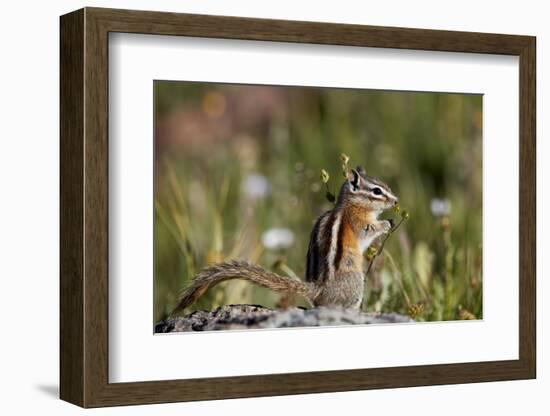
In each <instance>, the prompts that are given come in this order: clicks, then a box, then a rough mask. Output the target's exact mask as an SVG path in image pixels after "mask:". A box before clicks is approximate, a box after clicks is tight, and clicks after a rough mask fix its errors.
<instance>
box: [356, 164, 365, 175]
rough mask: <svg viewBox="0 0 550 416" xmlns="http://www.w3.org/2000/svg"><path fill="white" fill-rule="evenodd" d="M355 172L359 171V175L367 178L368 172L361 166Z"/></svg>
mask: <svg viewBox="0 0 550 416" xmlns="http://www.w3.org/2000/svg"><path fill="white" fill-rule="evenodd" d="M355 170H356V171H357V173H359V175H361V176H363V177H365V176H367V172H366V171H365V168H364V167H363V166H361V165H359V166H357V167H356V168H355Z"/></svg>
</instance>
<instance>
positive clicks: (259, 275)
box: [172, 260, 317, 314]
mask: <svg viewBox="0 0 550 416" xmlns="http://www.w3.org/2000/svg"><path fill="white" fill-rule="evenodd" d="M231 279H244V280H248V281H250V282H253V283H256V284H257V285H259V286H263V287H266V288H268V289H271V290H274V291H277V292H291V293H295V294H298V295H301V296H304V297H305V298H307V299H309V300H310V301H313V299H314V298H315V297H316V294H317V289H316V288H315V286H313V284H311V283H308V282H303V281H300V280H294V279H290V278H287V277H283V276H280V275H278V274H277V273H273V272H270V271H268V270H265V269H264V268H262V267H260V266H258V265H256V264H251V263H248V262H246V261H238V260H231V261H228V262H223V263H217V264H214V265H213V266H210V267H208V268H206V269H204V270H202V271H201V272H200V273H199V274H198V275H197V276H196V277H195V279H193V281H192V282H191V285H190V286H189V287H188V288H187V289H185V290H184V292H183V294H182V296H181V298H180V301H179V303H178V305H177V306H176V308H175V309H174V310H173V311H172V314H175V313H177V312H180V311H182V310H183V309H185V308H186V307H187V306H189V305H191V304H192V303H194V302H195V301H196V300H197V299H198V298H200V297H201V296H202V295H203V294H204V293H205V292H206V291H207V290H208V289H210V288H211V287H212V286H215V285H217V284H218V283H221V282H223V281H225V280H231Z"/></svg>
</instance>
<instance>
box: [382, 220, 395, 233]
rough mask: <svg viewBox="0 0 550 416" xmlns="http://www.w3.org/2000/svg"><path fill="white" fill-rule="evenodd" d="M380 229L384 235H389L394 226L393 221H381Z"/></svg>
mask: <svg viewBox="0 0 550 416" xmlns="http://www.w3.org/2000/svg"><path fill="white" fill-rule="evenodd" d="M379 224H380V228H381V231H382V232H383V233H388V232H389V231H390V230H391V229H392V228H393V226H394V222H393V220H392V219H389V220H382V221H380V223H379Z"/></svg>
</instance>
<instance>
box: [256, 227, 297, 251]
mask: <svg viewBox="0 0 550 416" xmlns="http://www.w3.org/2000/svg"><path fill="white" fill-rule="evenodd" d="M262 244H263V245H264V247H265V248H267V249H271V250H278V249H284V248H289V247H290V246H292V244H294V233H293V232H292V231H290V230H289V229H288V228H270V229H269V230H267V231H266V232H264V233H263V234H262Z"/></svg>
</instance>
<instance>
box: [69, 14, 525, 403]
mask: <svg viewBox="0 0 550 416" xmlns="http://www.w3.org/2000/svg"><path fill="white" fill-rule="evenodd" d="M60 29H61V36H60V37H61V45H60V48H61V49H60V55H61V128H60V131H61V178H60V181H61V248H60V251H61V272H60V274H61V276H60V278H61V294H60V295H61V305H60V325H61V334H60V336H61V339H60V341H61V342H60V344H61V351H60V358H61V364H60V367H61V368H60V371H61V386H60V396H61V398H62V399H63V400H66V401H69V402H71V403H74V404H77V405H80V406H82V407H100V406H114V405H128V404H145V403H163V402H176V401H190V400H211V399H223V398H236V397H257V396H268V395H286V394H303V393H319V392H336V391H350V390H362V389H374V388H396V387H409V386H421V385H436V384H453V383H472V382H484V381H499V380H515V379H528V378H535V377H536V348H535V345H536V333H535V318H536V317H535V310H536V305H535V280H536V279H535V277H536V276H535V248H536V235H535V230H536V228H535V223H536V208H535V202H536V192H535V180H536V179H535V160H536V150H535V104H536V97H535V49H536V47H535V38H534V37H530V36H518V35H501V34H487V33H468V32H452V31H436V30H423V29H405V28H390V27H375V26H361V25H343V24H328V23H316V22H296V21H283V20H267V19H251V18H240V17H226V16H206V15H189V14H176V13H160V12H147V11H130V10H114V9H99V8H85V9H81V10H78V11H75V12H72V13H70V14H67V15H64V16H62V17H61V21H60Z"/></svg>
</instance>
